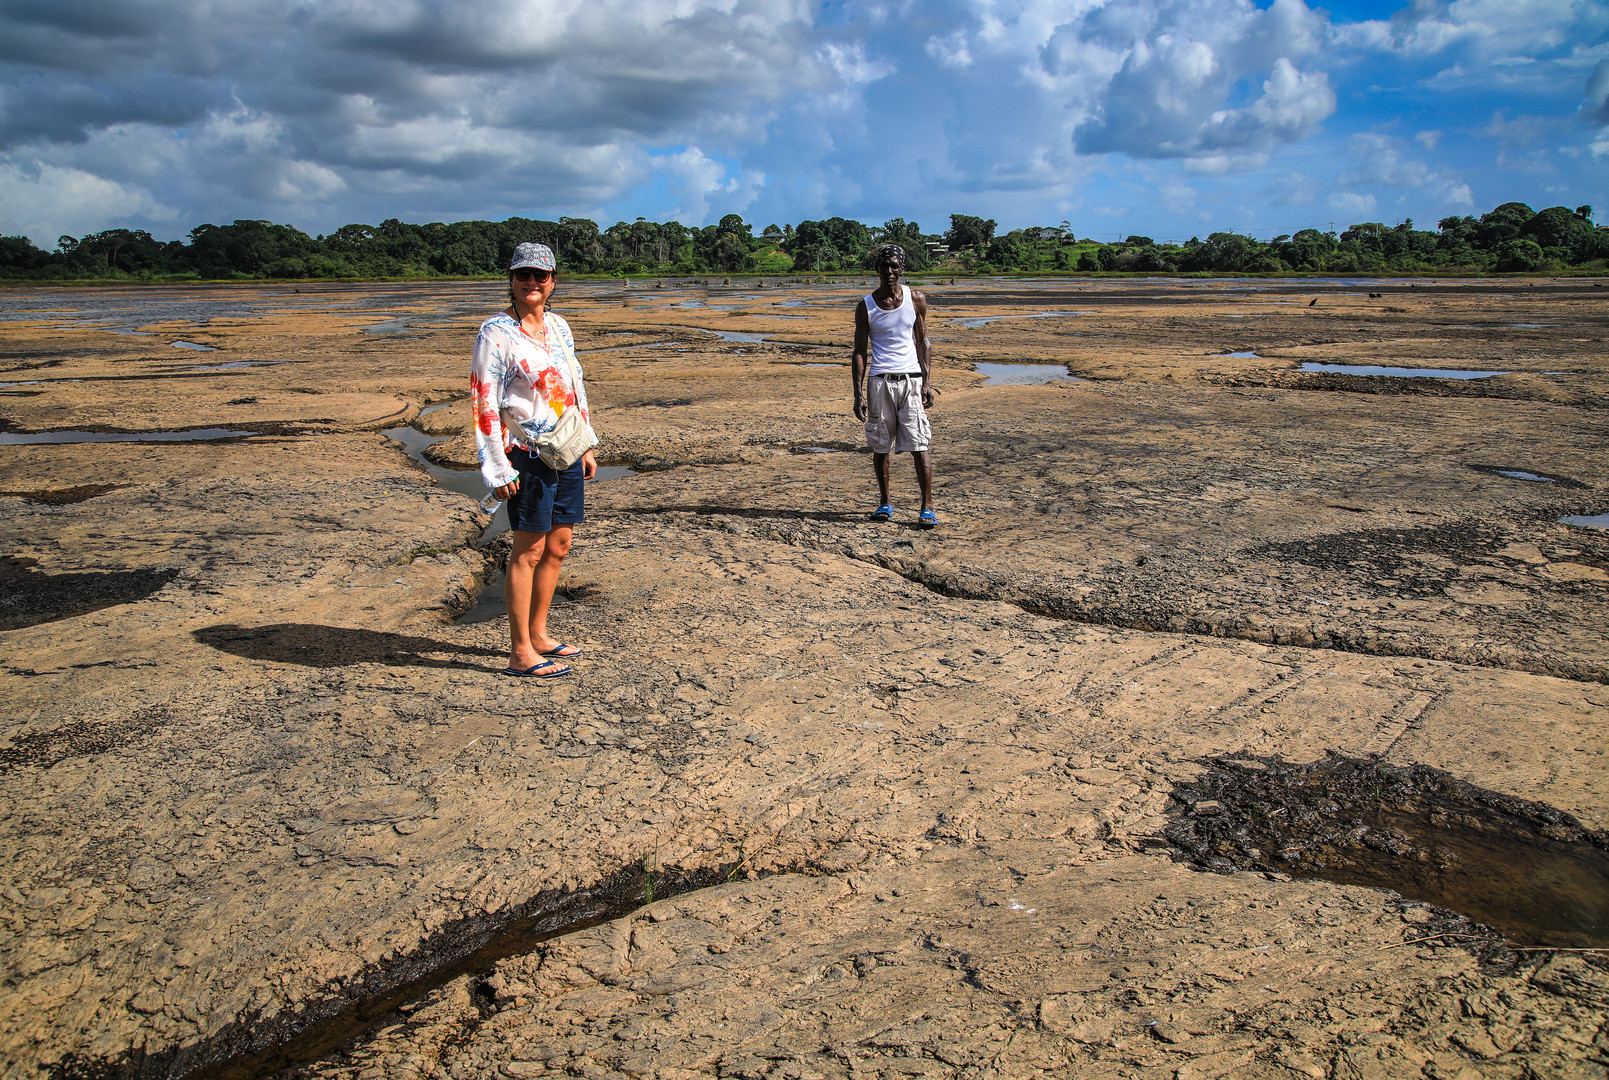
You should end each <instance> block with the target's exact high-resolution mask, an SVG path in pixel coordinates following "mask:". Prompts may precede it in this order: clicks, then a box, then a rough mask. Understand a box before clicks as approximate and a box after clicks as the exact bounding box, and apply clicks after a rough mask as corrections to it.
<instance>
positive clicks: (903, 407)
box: [866, 375, 933, 454]
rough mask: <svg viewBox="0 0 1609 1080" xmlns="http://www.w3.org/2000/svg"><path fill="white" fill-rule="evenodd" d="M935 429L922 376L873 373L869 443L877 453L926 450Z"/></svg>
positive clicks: (869, 391) (868, 394)
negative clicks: (929, 418)
mask: <svg viewBox="0 0 1609 1080" xmlns="http://www.w3.org/2000/svg"><path fill="white" fill-rule="evenodd" d="M932 437H933V430H932V428H931V427H929V426H928V422H927V410H926V409H924V408H922V376H921V375H906V376H898V375H896V376H893V377H889V376H887V375H873V376H872V377H871V378H870V379H869V380H867V387H866V445H867V446H868V447H870V448H871V451H872V453H874V454H886V453H889V452H890V451H893V452H894V453H899V454H909V453H913V452H915V451H918V450H926V449H927V444H928V440H929V439H931V438H932Z"/></svg>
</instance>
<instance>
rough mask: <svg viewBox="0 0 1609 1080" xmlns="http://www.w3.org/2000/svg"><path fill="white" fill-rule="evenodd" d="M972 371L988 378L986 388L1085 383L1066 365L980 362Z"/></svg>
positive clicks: (984, 381)
mask: <svg viewBox="0 0 1609 1080" xmlns="http://www.w3.org/2000/svg"><path fill="white" fill-rule="evenodd" d="M972 369H973V370H974V371H976V372H978V373H979V374H980V375H986V376H988V378H986V379H984V380H983V385H984V386H1042V385H1044V384H1046V383H1056V382H1085V381H1086V380H1084V379H1080V378H1079V377H1078V376H1076V375H1069V374H1068V373H1067V365H1065V364H991V363H986V362H984V361H978V362H977V363H975V364H973V365H972Z"/></svg>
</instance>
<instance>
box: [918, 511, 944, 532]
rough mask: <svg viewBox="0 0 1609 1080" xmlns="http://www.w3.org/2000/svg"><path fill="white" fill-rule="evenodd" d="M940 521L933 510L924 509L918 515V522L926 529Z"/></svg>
mask: <svg viewBox="0 0 1609 1080" xmlns="http://www.w3.org/2000/svg"><path fill="white" fill-rule="evenodd" d="M938 523H939V516H938V515H937V514H935V513H934V512H933V511H931V510H923V511H922V512H921V513H920V514H918V515H917V517H916V524H917V525H919V526H921V527H922V528H924V529H931V528H933V527H934V526H936V525H937V524H938Z"/></svg>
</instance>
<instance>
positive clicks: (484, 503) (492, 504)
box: [480, 491, 503, 514]
mask: <svg viewBox="0 0 1609 1080" xmlns="http://www.w3.org/2000/svg"><path fill="white" fill-rule="evenodd" d="M502 505H503V500H502V499H499V498H498V497H497V492H495V491H493V492H491V493H489V494H488V495H487V496H486V497H485V498H484V499H482V500H481V501H480V508H481V509H482V510H484V511H485V512H486V513H488V514H496V513H497V508H498V507H499V506H502Z"/></svg>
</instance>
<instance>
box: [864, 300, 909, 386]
mask: <svg viewBox="0 0 1609 1080" xmlns="http://www.w3.org/2000/svg"><path fill="white" fill-rule="evenodd" d="M901 291H903V292H904V293H905V299H904V301H903V302H902V303H901V304H900V306H899V307H897V308H895V309H894V310H893V311H884V310H883V309H882V308H880V307H878V306H877V301H876V300H875V299H874V298H873V297H872V296H871V294H869V293H868V294H867V296H866V319H867V321H868V322H870V323H871V328H872V355H871V364H870V366H869V367H868V368H867V373H868V374H870V375H901V374H905V373H907V372H915V373H918V374H920V373H921V370H922V366H921V365H920V364H918V363H917V362H916V335H915V333H914V330H913V328H914V327H915V326H916V305H915V304H914V303H912V301H911V287H910V286H909V285H903V286H901Z"/></svg>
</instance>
